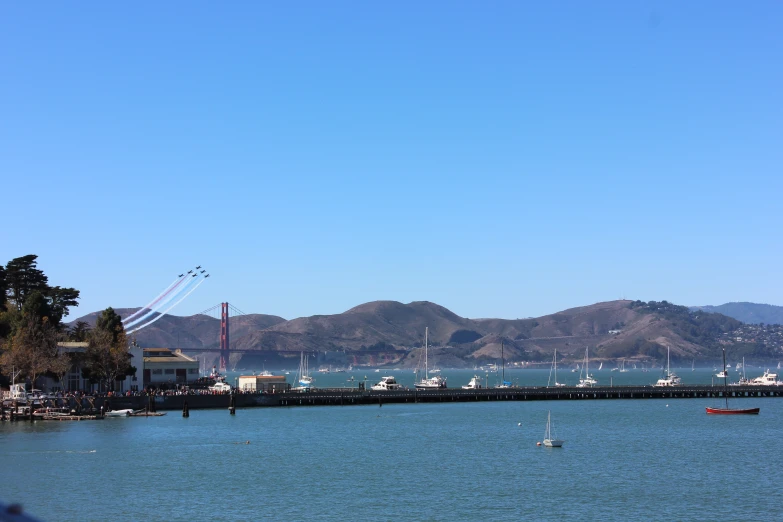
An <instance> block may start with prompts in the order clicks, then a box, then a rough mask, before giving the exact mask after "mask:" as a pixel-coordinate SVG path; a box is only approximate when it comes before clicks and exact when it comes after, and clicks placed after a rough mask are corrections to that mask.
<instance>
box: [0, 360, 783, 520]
mask: <svg viewBox="0 0 783 522" xmlns="http://www.w3.org/2000/svg"><path fill="white" fill-rule="evenodd" d="M384 373H385V372H384ZM392 373H394V374H395V376H396V375H401V374H400V372H399V371H397V372H392ZM693 373H696V372H693ZM334 375H335V374H330V376H329V378H334V379H338V377H332V376H334ZM337 375H339V376H340V377H339V379H343V378H346V376H345V374H337ZM681 375H683V377H685V376H686V372H681ZM323 377H324V378H326V376H323ZM361 377H362V379H363V377H364V375H363V374H362V375H361ZM368 377H371V376H370V375H368ZM459 377H460V378H462V377H464V376H462V375H461V374H460V375H459ZM507 377H508V372H507ZM317 378H318V377H317ZM456 378H457V377H456V376H455V380H456ZM512 378H513V372H512ZM398 380H399V379H398ZM599 380H601V379H600V378H599ZM449 381H450V382H451V381H452V378H451V377H450V378H449ZM368 382H369V379H368ZM465 382H467V380H466V379H465ZM457 384H459V383H454V386H453V387H456V385H457ZM490 384H491V383H490ZM709 405H719V401H717V400H715V399H647V400H590V401H546V402H544V401H540V402H532V401H531V402H523V401H516V402H478V403H475V402H474V403H443V404H384V405H383V406H382V407H378V406H326V407H287V408H282V407H281V408H248V409H240V410H238V411H237V413H236V415H233V416H232V415H229V413H228V411H227V410H191V412H190V417H189V418H183V417H182V416H181V413H179V412H168V414H167V415H166V416H164V417H156V418H116V419H105V420H102V421H80V422H54V421H37V422H34V423H29V422H16V423H10V422H4V423H0V470H2V477H3V480H2V483H0V499H1V500H3V501H4V502H7V503H8V502H18V503H21V504H23V505H24V507H25V511H26V512H27V513H29V514H31V515H33V516H35V517H38V518H39V519H41V520H45V521H54V520H207V519H222V520H239V519H263V520H267V519H274V520H280V519H286V520H307V519H314V520H374V519H394V520H433V521H435V520H477V519H487V520H519V519H530V520H576V519H592V520H597V519H601V520H642V519H644V520H663V519H674V520H718V519H751V518H761V519H764V520H767V519H777V518H780V517H781V514H780V510H781V507H782V506H781V500H782V499H783V497H781V496H780V494H779V484H780V481H781V478H783V473H782V472H781V468H780V462H781V458H782V457H783V444H782V443H781V437H780V436H781V426H782V425H783V399H779V398H743V399H737V400H735V402H734V405H737V406H739V405H741V406H742V407H750V406H758V407H760V408H761V413H760V415H758V416H736V417H722V416H718V417H715V416H707V415H706V414H705V410H704V408H705V406H709ZM548 410H551V413H552V422H553V425H554V430H555V433H556V435H557V436H558V437H559V438H562V439H565V440H566V443H565V446H564V447H563V448H562V449H555V448H543V447H538V446H536V442H537V441H541V440H542V438H543V433H544V429H545V425H546V418H547V411H548ZM248 442H249V443H248Z"/></svg>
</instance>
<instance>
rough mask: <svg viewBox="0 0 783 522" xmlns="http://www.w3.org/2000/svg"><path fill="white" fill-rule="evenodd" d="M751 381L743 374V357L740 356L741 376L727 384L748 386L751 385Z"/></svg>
mask: <svg viewBox="0 0 783 522" xmlns="http://www.w3.org/2000/svg"><path fill="white" fill-rule="evenodd" d="M752 384H753V383H752V382H751V381H750V380H749V379H748V377H747V376H746V375H745V358H744V357H743V358H742V377H740V378H739V381H737V382H732V383H729V386H748V385H752Z"/></svg>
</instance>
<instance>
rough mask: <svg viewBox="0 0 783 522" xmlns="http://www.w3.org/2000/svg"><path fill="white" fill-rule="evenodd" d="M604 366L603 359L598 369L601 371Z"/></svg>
mask: <svg viewBox="0 0 783 522" xmlns="http://www.w3.org/2000/svg"><path fill="white" fill-rule="evenodd" d="M603 367H604V362H603V361H601V364H599V365H598V370H597V371H599V372H600V371H601V368H603Z"/></svg>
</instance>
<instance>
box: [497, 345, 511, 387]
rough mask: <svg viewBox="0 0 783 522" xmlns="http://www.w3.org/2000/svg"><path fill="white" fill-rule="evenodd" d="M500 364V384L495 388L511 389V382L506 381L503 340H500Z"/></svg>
mask: <svg viewBox="0 0 783 522" xmlns="http://www.w3.org/2000/svg"><path fill="white" fill-rule="evenodd" d="M500 364H501V365H502V366H501V367H502V374H501V377H500V384H499V385H498V386H495V388H511V382H509V381H507V380H506V357H505V355H504V354H503V340H502V339H501V340H500Z"/></svg>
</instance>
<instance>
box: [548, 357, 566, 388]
mask: <svg viewBox="0 0 783 522" xmlns="http://www.w3.org/2000/svg"><path fill="white" fill-rule="evenodd" d="M553 371H554V373H555V388H562V387H563V386H565V384H563V383H559V382H557V348H555V356H554V357H553V358H552V369H551V370H549V380H548V381H547V383H546V385H547V387H548V386H549V383H550V382H552V372H553Z"/></svg>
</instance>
